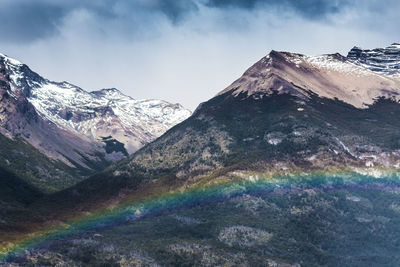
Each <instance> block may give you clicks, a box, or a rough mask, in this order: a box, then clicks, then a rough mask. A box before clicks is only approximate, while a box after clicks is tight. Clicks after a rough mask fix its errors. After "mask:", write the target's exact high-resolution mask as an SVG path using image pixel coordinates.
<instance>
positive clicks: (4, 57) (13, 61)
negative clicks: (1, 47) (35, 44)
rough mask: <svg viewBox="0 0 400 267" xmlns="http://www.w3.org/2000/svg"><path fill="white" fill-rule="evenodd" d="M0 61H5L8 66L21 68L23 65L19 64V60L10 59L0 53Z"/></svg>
mask: <svg viewBox="0 0 400 267" xmlns="http://www.w3.org/2000/svg"><path fill="white" fill-rule="evenodd" d="M0 59H3V60H4V61H6V62H7V63H9V64H12V65H15V66H21V65H24V64H23V63H22V62H20V61H19V60H16V59H14V58H11V57H9V56H7V55H5V54H2V53H0Z"/></svg>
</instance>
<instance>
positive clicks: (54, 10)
mask: <svg viewBox="0 0 400 267" xmlns="http://www.w3.org/2000/svg"><path fill="white" fill-rule="evenodd" d="M396 1H398V0H388V1H387V2H385V3H391V4H387V5H382V3H381V2H380V1H379V0H0V38H1V40H2V42H8V43H29V42H33V41H37V40H43V39H46V38H49V37H53V36H57V35H58V34H62V33H63V32H64V30H65V27H64V26H65V25H66V24H68V23H70V24H71V23H74V22H75V21H78V22H76V23H75V24H74V27H76V30H78V31H79V30H80V28H84V27H85V26H87V25H86V24H88V25H89V26H88V28H90V27H91V29H90V30H89V31H88V32H87V34H91V32H90V31H93V32H98V33H112V34H113V35H114V36H120V37H122V38H125V37H130V36H136V35H135V34H137V32H140V33H146V32H152V31H153V30H154V31H156V30H157V27H160V25H167V24H169V25H174V26H176V25H182V24H183V23H184V22H185V21H186V20H185V19H186V18H194V17H195V16H196V14H197V15H198V14H199V12H197V11H199V10H200V9H201V8H206V9H209V10H216V11H218V12H225V14H227V17H229V16H230V17H231V18H236V17H238V16H236V15H240V12H241V11H249V12H252V11H262V12H266V13H264V14H266V15H267V16H268V14H270V15H271V14H274V15H276V14H289V15H290V16H292V17H300V18H302V19H304V20H309V21H328V20H327V18H329V17H330V15H335V14H338V13H341V12H343V11H344V10H345V9H346V10H352V11H355V12H375V13H378V10H379V13H380V14H384V13H385V12H386V11H387V10H388V9H389V8H390V6H392V5H393V3H396ZM375 7H378V8H375ZM360 10H361V11H360ZM374 10H375V11H374ZM79 12H83V13H84V14H85V15H86V16H87V17H89V20H86V21H85V20H83V21H79V20H77V17H76V16H75V17H74V14H75V15H76V14H77V13H79ZM268 12H269V13H268ZM379 16H381V15H379ZM87 17H86V18H87ZM78 18H79V17H78ZM90 19H91V20H90ZM88 21H89V22H90V23H91V24H90V23H88ZM330 22H331V23H334V22H332V21H330ZM79 23H81V24H79ZM165 23H167V24H165ZM204 23H207V21H204ZM238 23H240V21H239V20H238ZM93 25H94V26H93ZM235 25H236V26H238V25H237V24H235ZM215 26H216V28H218V27H220V26H221V25H215ZM237 28H240V27H237ZM73 30H74V29H72V31H73ZM140 37H141V36H140ZM140 37H139V38H140ZM142 38H143V37H142Z"/></svg>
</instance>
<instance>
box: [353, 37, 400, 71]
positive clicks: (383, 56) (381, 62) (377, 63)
mask: <svg viewBox="0 0 400 267" xmlns="http://www.w3.org/2000/svg"><path fill="white" fill-rule="evenodd" d="M347 58H348V59H349V60H350V61H351V62H354V63H355V64H358V65H360V66H362V67H364V68H366V69H369V70H372V71H375V72H378V73H382V74H386V75H391V76H400V44H399V43H393V44H392V45H390V46H388V47H386V48H376V49H372V50H369V49H367V50H363V49H362V48H360V47H357V46H355V47H353V49H351V50H350V52H349V53H348V55H347Z"/></svg>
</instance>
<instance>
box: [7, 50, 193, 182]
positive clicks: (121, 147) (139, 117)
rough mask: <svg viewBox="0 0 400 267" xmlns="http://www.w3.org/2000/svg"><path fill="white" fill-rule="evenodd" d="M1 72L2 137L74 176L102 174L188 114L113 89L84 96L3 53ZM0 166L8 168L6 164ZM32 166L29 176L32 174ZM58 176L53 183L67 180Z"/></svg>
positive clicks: (83, 92)
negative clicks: (64, 167)
mask: <svg viewBox="0 0 400 267" xmlns="http://www.w3.org/2000/svg"><path fill="white" fill-rule="evenodd" d="M0 72H1V73H0V79H1V84H0V85H1V88H0V90H1V102H0V123H1V127H0V133H1V134H3V135H4V136H6V137H8V138H10V139H12V140H14V139H18V140H21V142H25V143H27V144H29V145H32V146H33V147H34V148H36V149H38V150H39V151H40V153H43V154H44V155H46V157H48V159H49V162H50V161H54V163H55V164H58V163H57V162H61V163H62V164H63V165H65V166H66V167H67V168H71V169H76V170H80V171H78V172H75V171H73V173H74V174H73V176H77V177H81V176H82V173H85V175H86V176H87V175H89V174H92V173H94V172H97V171H101V170H102V169H104V168H105V167H106V166H108V165H110V164H111V163H112V162H114V161H116V160H120V159H122V158H124V157H126V156H127V155H128V154H129V153H133V152H135V151H136V150H138V149H139V148H141V147H142V146H143V145H145V144H147V143H149V142H151V141H153V140H154V139H155V138H157V137H158V136H160V135H161V134H162V133H164V132H165V131H166V130H168V129H169V128H171V127H172V126H174V125H176V124H178V123H179V122H181V121H182V120H184V119H186V118H187V117H188V116H190V115H191V112H190V111H189V110H187V109H185V108H183V107H182V106H181V105H180V104H171V103H168V102H166V101H162V100H135V99H133V98H131V97H129V96H126V95H124V94H122V93H121V92H120V91H118V90H117V89H114V88H113V89H103V90H99V91H94V92H87V91H85V90H83V89H82V88H80V87H77V86H75V85H72V84H70V83H68V82H53V81H50V80H48V79H45V78H43V77H42V76H40V75H39V74H37V73H36V72H34V71H32V70H31V69H30V68H29V67H28V66H27V65H25V64H23V63H21V62H19V61H17V60H15V59H12V58H10V57H7V56H5V55H2V54H0ZM21 146H24V145H21ZM2 153H5V154H4V155H7V154H8V153H10V152H8V151H5V150H4V151H2ZM22 153H23V152H22ZM5 157H6V158H7V156H5ZM14 159H15V160H17V157H15V158H14ZM17 161H18V160H17ZM2 164H3V165H4V166H3V165H2ZM17 165H20V164H19V163H18V164H17ZM0 166H3V167H8V168H11V167H10V166H11V165H10V166H9V164H8V163H4V162H1V163H0ZM32 168H33V170H36V169H38V170H40V171H39V175H42V176H44V177H47V178H48V179H51V177H50V176H52V175H53V176H54V173H53V174H52V175H49V173H52V171H50V170H46V171H44V170H41V168H42V166H32ZM32 168H29V171H27V173H32V172H36V171H33V170H32ZM54 169H57V168H54ZM16 171H19V170H16ZM24 173H26V172H24ZM29 176H32V175H31V174H29ZM33 176H35V175H33ZM61 176H63V177H61V178H60V177H58V176H57V175H56V177H55V178H54V179H55V180H57V179H58V178H60V179H62V180H68V179H69V178H68V177H70V175H67V174H65V173H64V174H63V175H61ZM47 178H46V179H45V180H46V181H47ZM72 180H73V181H76V179H71V181H72Z"/></svg>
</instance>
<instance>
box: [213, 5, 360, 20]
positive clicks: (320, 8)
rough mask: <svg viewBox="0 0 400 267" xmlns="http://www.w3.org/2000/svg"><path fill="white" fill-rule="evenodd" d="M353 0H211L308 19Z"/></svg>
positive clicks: (333, 10)
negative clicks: (289, 13)
mask: <svg viewBox="0 0 400 267" xmlns="http://www.w3.org/2000/svg"><path fill="white" fill-rule="evenodd" d="M353 2H354V1H352V0H280V1H276V0H209V1H208V2H207V5H208V6H210V7H217V8H232V7H234V8H243V9H249V10H251V9H256V8H257V9H260V8H261V9H267V10H268V9H274V11H292V12H294V13H296V14H298V15H300V16H302V17H304V18H306V19H323V18H326V16H328V15H330V14H335V13H338V12H340V11H341V10H343V9H344V8H346V7H348V6H350V5H351V4H353Z"/></svg>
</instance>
